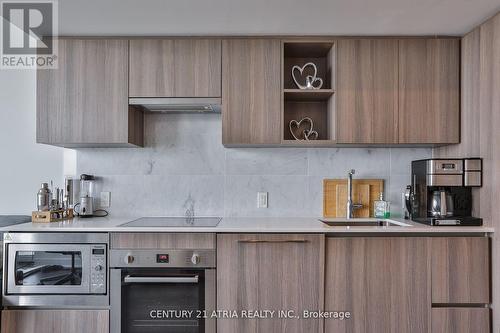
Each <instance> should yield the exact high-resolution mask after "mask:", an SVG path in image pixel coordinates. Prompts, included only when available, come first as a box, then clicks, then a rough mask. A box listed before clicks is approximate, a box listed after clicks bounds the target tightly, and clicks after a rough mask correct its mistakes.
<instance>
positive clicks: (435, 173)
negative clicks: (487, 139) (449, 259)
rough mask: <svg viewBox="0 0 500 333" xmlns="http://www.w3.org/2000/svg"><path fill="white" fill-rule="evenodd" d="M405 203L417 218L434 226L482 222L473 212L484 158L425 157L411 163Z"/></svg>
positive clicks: (413, 217)
mask: <svg viewBox="0 0 500 333" xmlns="http://www.w3.org/2000/svg"><path fill="white" fill-rule="evenodd" d="M411 175H412V183H411V186H409V187H408V188H407V192H406V195H405V197H406V206H407V209H408V211H409V212H410V215H411V219H412V220H414V221H415V222H420V223H425V224H429V225H434V226H480V225H482V224H483V220H482V219H481V218H478V217H473V216H472V188H473V187H481V186H482V160H481V159H480V158H465V159H426V160H418V161H413V162H412V164H411Z"/></svg>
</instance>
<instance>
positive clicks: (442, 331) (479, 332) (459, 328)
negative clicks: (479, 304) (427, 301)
mask: <svg viewBox="0 0 500 333" xmlns="http://www.w3.org/2000/svg"><path fill="white" fill-rule="evenodd" d="M469 332H474V333H489V332H490V309H487V308H434V309H432V333H469Z"/></svg>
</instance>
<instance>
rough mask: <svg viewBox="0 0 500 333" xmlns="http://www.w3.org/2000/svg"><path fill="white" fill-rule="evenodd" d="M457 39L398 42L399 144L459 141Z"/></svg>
mask: <svg viewBox="0 0 500 333" xmlns="http://www.w3.org/2000/svg"><path fill="white" fill-rule="evenodd" d="M459 132H460V41H459V40H458V39H403V40H400V41H399V143H406V144H412V143H416V144H418V143H429V144H440V143H442V144H444V143H459V141H460V137H459Z"/></svg>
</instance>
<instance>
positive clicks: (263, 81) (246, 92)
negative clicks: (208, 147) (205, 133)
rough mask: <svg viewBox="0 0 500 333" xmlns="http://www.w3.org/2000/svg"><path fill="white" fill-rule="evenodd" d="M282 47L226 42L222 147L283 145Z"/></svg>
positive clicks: (260, 41) (267, 42)
mask: <svg viewBox="0 0 500 333" xmlns="http://www.w3.org/2000/svg"><path fill="white" fill-rule="evenodd" d="M280 77H281V43H280V40H278V39H230V40H224V41H223V42H222V143H223V144H224V145H228V146H239V145H277V144H280V143H281V83H280Z"/></svg>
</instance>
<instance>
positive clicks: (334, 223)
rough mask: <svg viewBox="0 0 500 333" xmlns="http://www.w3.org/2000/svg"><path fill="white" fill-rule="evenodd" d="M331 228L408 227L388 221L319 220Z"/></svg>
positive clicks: (407, 225) (401, 223)
mask: <svg viewBox="0 0 500 333" xmlns="http://www.w3.org/2000/svg"><path fill="white" fill-rule="evenodd" d="M319 220H320V221H321V222H323V223H325V224H327V225H329V226H331V227H410V225H409V224H406V223H403V222H396V221H390V220H363V219H361V220H356V219H352V220H335V219H319Z"/></svg>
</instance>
